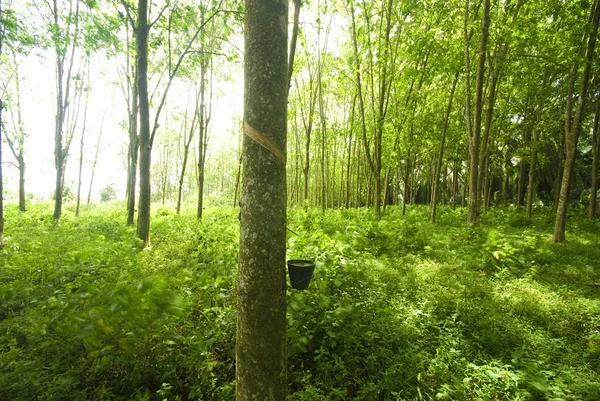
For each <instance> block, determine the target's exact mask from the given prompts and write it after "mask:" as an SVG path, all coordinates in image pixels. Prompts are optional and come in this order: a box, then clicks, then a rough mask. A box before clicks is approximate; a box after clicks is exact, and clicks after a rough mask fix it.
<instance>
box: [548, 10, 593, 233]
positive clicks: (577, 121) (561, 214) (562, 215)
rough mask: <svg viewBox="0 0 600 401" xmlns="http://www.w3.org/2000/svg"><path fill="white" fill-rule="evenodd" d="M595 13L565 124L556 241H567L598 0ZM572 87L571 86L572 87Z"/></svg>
mask: <svg viewBox="0 0 600 401" xmlns="http://www.w3.org/2000/svg"><path fill="white" fill-rule="evenodd" d="M591 15H593V23H592V26H591V31H590V33H589V38H588V43H587V50H586V54H585V64H584V67H583V73H582V77H581V81H580V89H579V98H578V99H577V109H576V111H575V116H574V117H573V122H572V123H571V124H565V126H567V127H568V126H569V125H570V127H569V128H570V129H569V130H568V131H567V132H565V143H566V148H567V158H566V160H565V167H564V171H563V177H562V184H561V186H560V197H559V201H558V209H557V211H556V223H555V225H554V234H553V236H552V240H553V241H554V242H563V241H565V223H566V220H567V207H568V202H569V190H570V186H571V177H572V175H573V167H574V166H575V155H576V153H577V141H578V139H579V133H580V131H581V121H582V119H583V112H584V107H585V101H586V98H587V89H588V83H589V79H590V71H591V69H592V59H593V55H594V48H595V46H596V34H597V32H598V21H599V20H600V6H599V4H598V0H596V1H595V2H594V4H593V5H592V12H591ZM577 70H578V68H577V63H575V66H574V68H573V72H572V75H571V78H570V80H571V84H570V87H572V86H573V85H574V83H573V82H574V81H575V79H576V76H577ZM570 89H571V88H570ZM572 95H573V92H572V91H571V90H570V93H569V100H568V101H569V102H571V103H572ZM570 114H571V113H569V110H568V107H567V116H566V120H567V121H570V119H571V115H570Z"/></svg>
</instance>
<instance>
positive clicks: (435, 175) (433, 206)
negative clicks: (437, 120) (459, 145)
mask: <svg viewBox="0 0 600 401" xmlns="http://www.w3.org/2000/svg"><path fill="white" fill-rule="evenodd" d="M458 76H459V73H458V72H456V73H455V74H454V81H453V82H452V89H451V90H450V98H449V99H448V107H446V114H445V115H444V122H443V124H442V138H441V139H440V150H439V151H438V154H437V161H436V165H435V170H434V173H433V188H432V189H431V222H432V223H435V218H436V205H437V198H438V184H439V180H440V172H441V170H442V160H443V158H444V147H445V145H446V132H447V131H448V121H449V120H450V112H451V111H452V100H453V99H454V91H455V90H456V84H457V83H458Z"/></svg>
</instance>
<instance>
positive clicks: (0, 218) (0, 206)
mask: <svg viewBox="0 0 600 401" xmlns="http://www.w3.org/2000/svg"><path fill="white" fill-rule="evenodd" d="M0 22H1V24H0V56H1V55H2V45H3V44H4V43H3V42H4V32H5V24H4V15H3V13H2V0H0ZM2 97H4V96H1V97H0V249H3V248H4V188H3V184H2V183H3V180H4V177H3V175H2V110H3V109H4V102H3V100H2Z"/></svg>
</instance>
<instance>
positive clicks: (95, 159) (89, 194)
mask: <svg viewBox="0 0 600 401" xmlns="http://www.w3.org/2000/svg"><path fill="white" fill-rule="evenodd" d="M104 117H106V110H105V111H104V114H102V120H101V121H100V132H99V133H98V142H96V153H95V154H94V162H93V163H92V175H91V176H90V187H89V189H88V196H87V204H88V205H89V204H90V201H91V199H92V186H93V184H94V174H95V172H96V166H97V165H98V156H99V155H100V142H101V141H102V132H103V128H104Z"/></svg>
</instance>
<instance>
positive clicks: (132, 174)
mask: <svg viewBox="0 0 600 401" xmlns="http://www.w3.org/2000/svg"><path fill="white" fill-rule="evenodd" d="M136 43H137V41H136ZM134 70H135V74H134V83H133V84H132V86H131V103H132V107H131V114H130V116H129V152H128V154H129V163H128V171H127V225H128V226H133V224H134V222H135V221H134V220H135V192H136V184H137V169H138V156H139V149H140V138H139V135H138V116H139V102H138V100H139V96H138V85H137V75H138V74H137V58H136V67H135V68H134ZM88 199H89V198H88ZM88 202H89V201H88Z"/></svg>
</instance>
